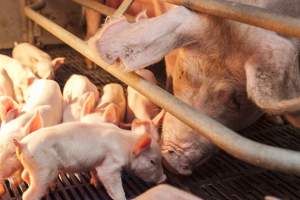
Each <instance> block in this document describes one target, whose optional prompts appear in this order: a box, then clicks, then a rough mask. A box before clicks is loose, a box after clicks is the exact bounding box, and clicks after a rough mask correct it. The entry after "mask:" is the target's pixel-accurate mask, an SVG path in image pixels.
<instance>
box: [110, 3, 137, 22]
mask: <svg viewBox="0 0 300 200" xmlns="http://www.w3.org/2000/svg"><path fill="white" fill-rule="evenodd" d="M133 1H134V0H124V1H123V2H122V4H121V5H120V6H119V7H118V9H117V10H116V11H115V13H114V14H113V15H112V18H119V17H122V15H124V13H125V12H126V11H127V10H128V8H129V7H130V6H131V4H132V3H133Z"/></svg>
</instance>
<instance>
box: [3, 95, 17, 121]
mask: <svg viewBox="0 0 300 200" xmlns="http://www.w3.org/2000/svg"><path fill="white" fill-rule="evenodd" d="M18 115H19V104H18V103H17V102H15V101H14V100H13V99H12V98H11V97H8V96H2V97H0V118H1V121H2V122H8V121H10V120H12V119H14V118H16V117H17V116H18Z"/></svg>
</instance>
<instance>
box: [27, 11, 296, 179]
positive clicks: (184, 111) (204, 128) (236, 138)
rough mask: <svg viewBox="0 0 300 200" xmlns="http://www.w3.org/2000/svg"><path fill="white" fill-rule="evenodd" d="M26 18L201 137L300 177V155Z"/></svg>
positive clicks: (49, 25)
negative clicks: (251, 135)
mask: <svg viewBox="0 0 300 200" xmlns="http://www.w3.org/2000/svg"><path fill="white" fill-rule="evenodd" d="M25 15H26V16H27V17H29V18H30V19H32V20H33V21H35V22H36V23H37V24H39V25H40V26H41V27H43V28H44V29H46V30H47V31H49V32H50V33H52V34H53V35H55V36H56V37H57V38H59V39H60V40H62V41H64V42H65V43H66V44H68V45H69V46H71V47H72V48H74V49H75V50H76V51H78V52H79V53H81V54H82V55H84V56H85V57H87V58H89V59H90V60H92V61H93V62H95V63H96V64H97V65H99V66H100V67H102V68H103V69H104V70H106V71H107V72H109V73H110V74H112V75H113V76H115V77H117V78H118V79H120V80H121V81H123V82H125V83H126V84H128V85H130V86H131V87H133V88H134V89H136V90H137V91H139V92H140V93H142V94H143V95H144V96H146V97H147V98H149V99H150V100H151V101H153V102H154V103H155V104H157V105H159V106H161V107H162V108H164V109H165V110H166V111H168V112H169V113H171V114H172V115H174V116H175V117H177V118H178V119H180V120H181V121H182V122H184V123H186V124H187V125H189V126H190V127H192V128H194V129H195V130H197V131H198V132H199V133H198V134H201V135H203V136H205V137H206V138H208V139H209V140H210V141H212V142H213V143H214V144H216V145H217V146H218V147H220V148H221V149H223V150H224V151H226V152H227V153H229V154H231V155H232V156H234V157H236V158H238V159H240V160H243V161H246V162H248V163H252V164H253V165H256V166H260V167H263V168H267V169H271V170H278V171H282V172H286V173H295V174H297V175H300V153H299V152H296V151H291V150H285V149H282V148H278V147H272V146H269V145H264V144H260V143H258V142H255V141H251V140H249V139H247V138H244V137H242V136H240V135H239V134H237V133H235V132H234V131H232V130H230V129H229V128H227V127H225V126H224V125H222V124H221V123H219V122H217V121H215V120H213V119H211V118H209V117H207V116H206V115H204V114H202V113H200V112H197V111H196V110H195V109H194V108H192V107H191V106H189V105H187V104H185V103H183V102H182V101H180V100H179V99H177V98H176V97H174V96H172V95H171V94H169V93H167V92H166V91H164V90H163V89H162V88H160V87H158V86H156V85H154V84H152V83H150V82H148V81H146V80H144V79H142V78H141V77H139V76H138V75H136V74H135V73H126V72H123V71H122V70H121V69H120V68H119V67H120V66H113V65H112V66H109V65H108V64H106V63H105V62H104V61H103V60H102V59H101V58H100V57H99V56H97V54H96V53H94V52H93V51H92V50H91V49H90V48H89V47H88V46H87V44H86V43H85V42H84V41H82V40H81V39H79V38H78V37H76V36H75V35H73V34H72V33H70V32H68V31H66V30H65V29H63V28H62V27H60V26H58V25H57V24H55V23H53V22H52V21H50V20H48V19H47V18H45V17H44V16H42V15H40V14H39V13H37V12H35V11H34V10H32V9H30V8H29V7H26V8H25Z"/></svg>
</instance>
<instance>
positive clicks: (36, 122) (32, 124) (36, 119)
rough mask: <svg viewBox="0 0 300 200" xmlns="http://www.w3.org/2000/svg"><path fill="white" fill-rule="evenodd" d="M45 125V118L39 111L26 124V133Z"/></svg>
mask: <svg viewBox="0 0 300 200" xmlns="http://www.w3.org/2000/svg"><path fill="white" fill-rule="evenodd" d="M42 127H43V119H42V117H41V115H40V113H39V112H38V111H37V112H36V113H35V114H34V115H33V116H32V118H31V119H30V120H29V121H28V122H27V123H26V124H25V126H24V133H25V134H26V135H28V134H30V133H32V132H34V131H36V130H38V129H40V128H42Z"/></svg>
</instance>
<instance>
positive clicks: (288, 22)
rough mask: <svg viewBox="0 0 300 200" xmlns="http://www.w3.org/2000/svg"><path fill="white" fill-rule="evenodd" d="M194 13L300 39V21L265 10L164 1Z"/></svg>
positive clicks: (215, 1) (202, 0)
mask: <svg viewBox="0 0 300 200" xmlns="http://www.w3.org/2000/svg"><path fill="white" fill-rule="evenodd" d="M163 1H164V2H168V3H172V4H176V5H182V6H185V7H187V8H190V9H192V10H194V11H197V12H201V13H207V14H211V15H215V16H219V17H223V18H227V19H232V20H236V21H239V22H243V23H246V24H250V25H254V26H258V27H261V28H265V29H269V30H272V31H275V32H278V33H281V34H284V35H290V36H295V37H300V20H299V19H297V18H293V17H288V16H284V15H280V14H276V13H272V12H271V11H270V10H267V9H264V8H258V7H255V6H250V5H244V4H240V3H235V2H230V1H225V0H163Z"/></svg>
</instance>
